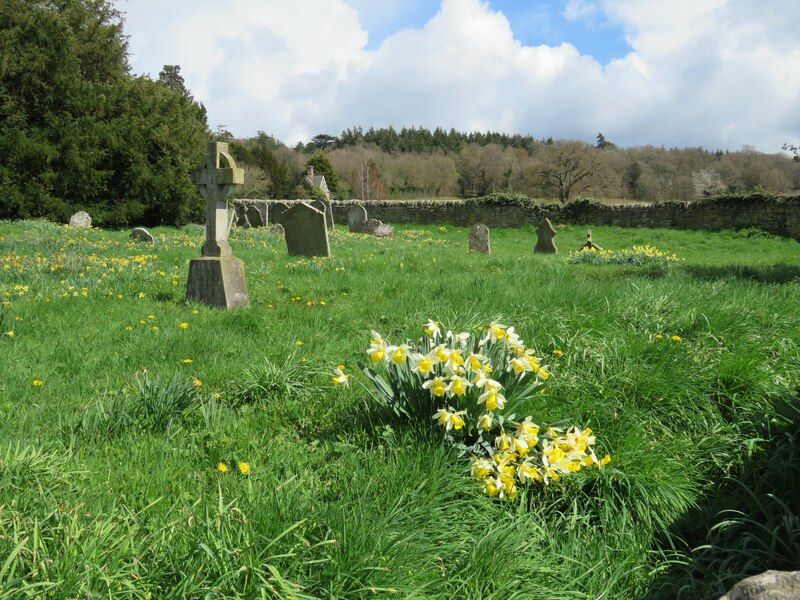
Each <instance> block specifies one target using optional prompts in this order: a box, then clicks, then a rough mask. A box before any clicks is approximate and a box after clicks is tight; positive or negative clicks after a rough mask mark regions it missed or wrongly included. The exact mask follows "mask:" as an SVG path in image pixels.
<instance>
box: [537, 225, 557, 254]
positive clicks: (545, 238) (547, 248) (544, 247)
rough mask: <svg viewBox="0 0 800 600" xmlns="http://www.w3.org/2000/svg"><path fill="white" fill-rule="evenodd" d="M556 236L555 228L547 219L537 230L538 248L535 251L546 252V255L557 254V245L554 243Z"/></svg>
mask: <svg viewBox="0 0 800 600" xmlns="http://www.w3.org/2000/svg"><path fill="white" fill-rule="evenodd" d="M555 235H556V230H555V227H553V224H552V223H551V222H550V219H545V220H544V221H542V222H541V223H540V224H539V228H538V229H537V230H536V236H537V238H538V239H537V240H536V247H535V248H534V249H533V251H534V252H544V253H545V254H557V253H558V248H556V244H555V242H554V241H553V237H554V236H555Z"/></svg>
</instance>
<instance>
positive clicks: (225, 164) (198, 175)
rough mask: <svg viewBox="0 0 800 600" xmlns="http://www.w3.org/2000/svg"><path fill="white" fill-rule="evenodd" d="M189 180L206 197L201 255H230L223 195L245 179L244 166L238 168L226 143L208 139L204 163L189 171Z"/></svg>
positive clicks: (225, 205)
mask: <svg viewBox="0 0 800 600" xmlns="http://www.w3.org/2000/svg"><path fill="white" fill-rule="evenodd" d="M192 183H194V184H195V185H198V186H200V192H201V193H202V194H203V195H204V196H205V197H206V241H205V243H204V244H203V249H202V255H203V256H232V255H233V253H232V252H231V246H230V244H229V243H228V206H227V202H226V199H227V197H228V196H229V195H230V194H231V193H232V192H233V187H234V186H235V185H241V184H243V183H244V169H240V168H238V167H237V166H236V162H235V161H234V160H233V157H232V156H231V155H230V154H228V144H226V143H224V142H209V144H208V146H207V149H206V156H205V158H204V159H203V164H202V165H201V166H200V168H199V169H197V170H195V171H194V172H193V173H192Z"/></svg>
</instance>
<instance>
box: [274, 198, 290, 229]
mask: <svg viewBox="0 0 800 600" xmlns="http://www.w3.org/2000/svg"><path fill="white" fill-rule="evenodd" d="M287 210H289V205H288V204H286V202H273V204H272V211H271V212H272V222H273V223H275V224H278V225H283V216H284V215H285V214H286V211H287Z"/></svg>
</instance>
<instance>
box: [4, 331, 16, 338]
mask: <svg viewBox="0 0 800 600" xmlns="http://www.w3.org/2000/svg"><path fill="white" fill-rule="evenodd" d="M4 335H6V336H7V337H14V332H13V331H6V332H5V334H4Z"/></svg>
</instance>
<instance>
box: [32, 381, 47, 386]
mask: <svg viewBox="0 0 800 600" xmlns="http://www.w3.org/2000/svg"><path fill="white" fill-rule="evenodd" d="M43 383H44V381H42V380H41V379H34V380H33V381H31V385H32V386H33V387H39V386H40V385H42V384H43Z"/></svg>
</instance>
